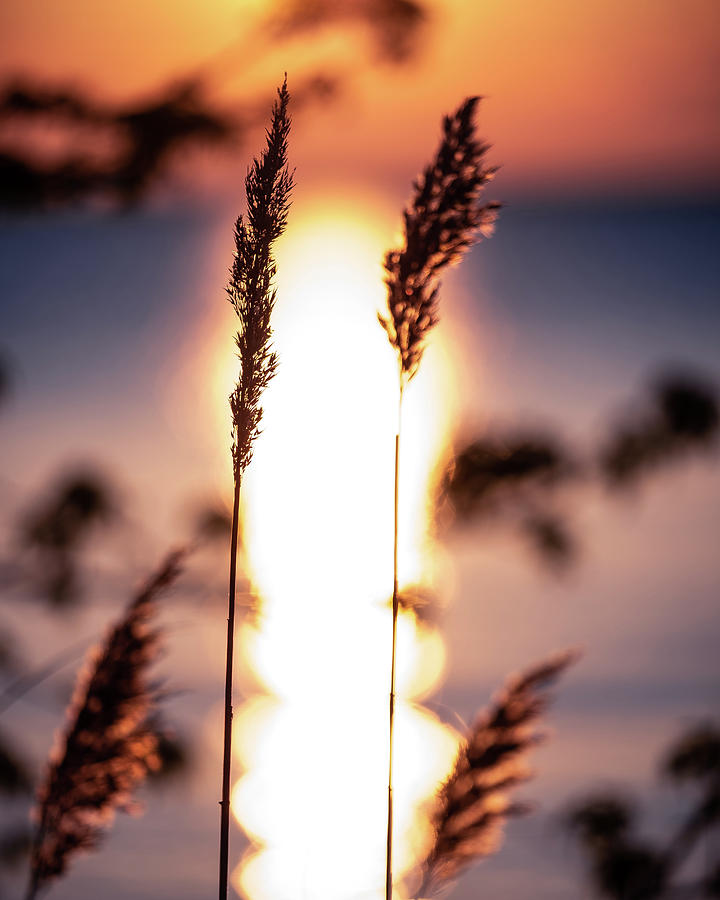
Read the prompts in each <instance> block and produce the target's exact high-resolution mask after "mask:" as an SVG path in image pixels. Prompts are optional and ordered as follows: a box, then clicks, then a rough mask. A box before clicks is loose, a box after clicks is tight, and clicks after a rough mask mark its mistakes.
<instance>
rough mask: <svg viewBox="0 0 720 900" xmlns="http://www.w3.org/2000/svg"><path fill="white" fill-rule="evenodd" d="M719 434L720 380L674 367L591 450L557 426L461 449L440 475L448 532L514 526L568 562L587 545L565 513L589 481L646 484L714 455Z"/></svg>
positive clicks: (491, 436) (546, 555) (495, 436)
mask: <svg viewBox="0 0 720 900" xmlns="http://www.w3.org/2000/svg"><path fill="white" fill-rule="evenodd" d="M718 434H720V404H719V403H718V395H717V390H716V388H715V387H714V385H713V384H712V381H711V380H710V379H709V378H707V377H705V376H703V375H699V374H697V373H694V372H691V371H682V370H677V368H676V369H675V370H672V369H669V370H667V371H665V372H664V373H662V374H660V375H658V376H656V377H655V378H654V379H652V381H651V384H650V389H649V390H648V391H647V392H646V395H645V396H644V397H641V398H639V399H638V400H636V401H635V403H634V404H633V405H632V407H631V408H630V412H627V413H625V415H624V416H623V417H622V418H619V419H617V420H616V421H615V422H614V423H612V424H611V425H610V426H609V427H608V429H607V436H606V437H605V438H604V439H603V440H602V441H601V442H600V443H599V445H598V446H597V447H596V448H593V449H591V450H590V452H589V453H587V454H585V455H583V454H582V453H580V452H579V451H576V450H574V449H570V448H568V447H567V446H566V445H565V443H564V442H563V441H562V440H561V439H560V438H559V437H558V436H557V435H556V434H554V433H553V432H552V431H551V430H547V431H545V432H538V431H535V432H532V433H531V432H527V431H521V430H516V431H515V432H509V433H507V432H506V433H499V432H494V431H492V430H491V431H489V432H488V433H487V434H485V435H483V436H482V437H478V438H476V439H474V440H472V441H470V442H469V443H465V444H463V445H461V446H460V448H459V449H458V450H456V451H455V453H454V454H453V456H452V458H451V459H449V460H448V461H447V462H446V464H445V466H444V470H443V473H442V476H441V478H440V482H439V487H438V490H437V497H436V510H437V513H436V521H437V530H438V533H439V534H440V535H448V534H449V532H450V529H451V526H453V525H454V524H457V525H461V526H467V525H469V524H473V523H477V524H484V525H487V526H492V527H493V528H497V527H498V526H500V527H505V528H507V527H510V528H512V529H514V530H516V531H518V532H519V533H521V534H522V535H523V536H525V537H526V538H528V539H529V540H530V543H531V545H532V546H533V548H534V549H535V550H536V552H537V553H538V555H539V558H540V559H541V560H542V561H543V562H544V563H547V564H549V565H551V566H552V567H554V568H557V567H558V566H560V567H562V566H566V565H568V564H569V563H571V562H572V561H573V560H574V559H575V558H576V556H577V553H578V549H579V547H580V545H581V541H580V538H579V537H578V536H577V535H576V534H575V532H574V529H573V527H572V524H571V522H570V519H569V517H568V515H567V513H566V508H567V503H568V501H569V500H571V499H572V498H573V497H574V496H575V495H576V494H577V493H578V492H579V491H580V490H582V489H583V488H587V487H591V486H594V485H595V486H598V487H601V488H607V489H608V491H610V492H611V493H612V494H613V495H615V494H617V493H619V492H622V491H625V492H628V491H630V490H633V489H635V488H637V487H638V486H639V485H640V484H641V483H643V482H644V481H646V480H647V479H648V478H649V477H650V476H651V475H657V474H659V473H661V472H662V471H664V470H665V469H666V468H668V467H669V466H671V465H674V464H679V463H681V462H684V461H686V460H690V459H692V458H694V457H695V456H699V455H703V454H708V453H709V452H711V451H712V450H713V449H714V448H716V446H717V441H718Z"/></svg>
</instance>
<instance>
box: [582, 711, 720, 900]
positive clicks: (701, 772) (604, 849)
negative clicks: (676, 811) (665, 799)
mask: <svg viewBox="0 0 720 900" xmlns="http://www.w3.org/2000/svg"><path fill="white" fill-rule="evenodd" d="M661 774H662V776H663V778H665V779H666V780H669V781H672V782H675V783H678V784H683V785H689V786H690V789H691V792H692V794H691V796H692V795H694V797H693V799H691V801H690V802H689V804H688V806H689V809H688V811H687V813H686V815H685V817H684V818H683V819H682V820H681V822H680V825H679V826H678V827H677V828H676V829H675V831H674V832H673V833H671V834H670V835H669V836H668V837H667V838H666V840H665V841H664V842H659V841H657V840H656V841H654V842H652V841H649V840H647V839H645V838H643V837H641V836H640V835H638V834H637V831H636V820H637V818H638V812H637V809H636V807H635V804H634V803H633V801H632V800H630V799H629V798H628V797H626V796H622V795H620V794H609V793H603V794H597V795H594V796H591V797H588V798H587V799H585V800H582V801H580V802H578V803H577V804H576V805H575V806H573V807H572V809H570V810H569V811H568V813H567V816H566V822H567V826H568V827H569V828H570V830H571V831H572V832H573V833H574V834H575V835H576V836H577V838H578V840H579V842H580V846H581V847H582V849H583V853H584V855H585V857H586V859H587V862H588V863H589V875H590V878H591V881H592V884H593V886H594V889H595V891H596V892H597V894H598V895H599V896H601V897H608V898H611V900H660V898H678V900H680V898H687V900H690V898H692V900H700V898H703V897H708V898H710V897H720V859H716V860H714V861H713V862H710V861H709V862H708V865H707V866H706V872H705V874H704V875H702V876H700V877H696V878H695V879H694V880H692V881H688V879H687V877H685V878H683V877H682V867H683V865H684V863H685V862H686V861H687V860H688V859H689V858H690V856H691V855H692V853H693V851H694V850H695V849H696V848H697V846H698V844H699V843H700V841H701V840H703V839H704V838H706V837H709V835H710V834H711V833H717V830H718V828H719V827H720V728H718V725H717V724H716V723H713V722H707V723H703V724H701V725H698V726H695V727H693V728H691V729H690V730H689V731H687V732H686V733H685V734H684V735H682V736H681V737H680V738H679V739H678V741H677V742H676V743H675V744H674V745H673V746H672V747H671V748H670V750H669V752H668V753H667V755H666V757H665V759H664V760H663V763H662V767H661Z"/></svg>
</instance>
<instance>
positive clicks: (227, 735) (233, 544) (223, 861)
mask: <svg viewBox="0 0 720 900" xmlns="http://www.w3.org/2000/svg"><path fill="white" fill-rule="evenodd" d="M240 480H241V474H240V469H239V467H238V466H236V468H235V496H234V498H233V514H232V529H231V538H230V584H229V587H228V620H227V655H226V659H225V732H224V740H223V775H222V799H221V801H220V895H219V896H220V900H226V898H227V894H228V863H229V842H230V764H231V759H232V719H233V710H232V682H233V644H234V640H235V582H236V578H237V548H238V520H239V512H240Z"/></svg>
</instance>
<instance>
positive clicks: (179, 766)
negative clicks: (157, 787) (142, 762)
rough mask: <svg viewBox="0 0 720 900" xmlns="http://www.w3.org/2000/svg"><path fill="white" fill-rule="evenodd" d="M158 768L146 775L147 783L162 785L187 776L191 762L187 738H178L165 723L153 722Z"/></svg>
mask: <svg viewBox="0 0 720 900" xmlns="http://www.w3.org/2000/svg"><path fill="white" fill-rule="evenodd" d="M154 729H155V737H156V739H157V746H156V750H155V753H156V755H157V757H158V761H159V765H158V768H157V769H155V770H153V771H150V772H149V773H148V779H149V783H150V784H151V785H153V784H162V783H164V782H167V781H174V780H176V779H177V778H178V777H181V776H182V777H184V776H185V775H187V772H188V769H189V767H190V764H191V761H192V751H191V746H190V743H189V741H188V740H187V738H184V737H180V736H179V735H178V734H177V733H176V732H175V731H174V729H173V728H171V727H170V726H169V725H167V724H165V723H162V724H161V723H160V722H155V723H154Z"/></svg>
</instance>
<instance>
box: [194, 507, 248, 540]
mask: <svg viewBox="0 0 720 900" xmlns="http://www.w3.org/2000/svg"><path fill="white" fill-rule="evenodd" d="M193 518H194V529H193V530H194V532H195V535H196V537H197V538H198V540H200V541H203V542H208V543H214V542H216V541H223V542H225V543H227V542H229V540H230V527H231V524H232V516H231V514H230V513H229V512H228V510H227V509H226V508H225V507H224V506H222V505H221V504H219V503H208V504H206V505H204V506H202V507H200V508H199V509H198V510H197V511H196V513H195V515H194V517H193ZM239 543H240V544H242V539H240V540H239Z"/></svg>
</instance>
